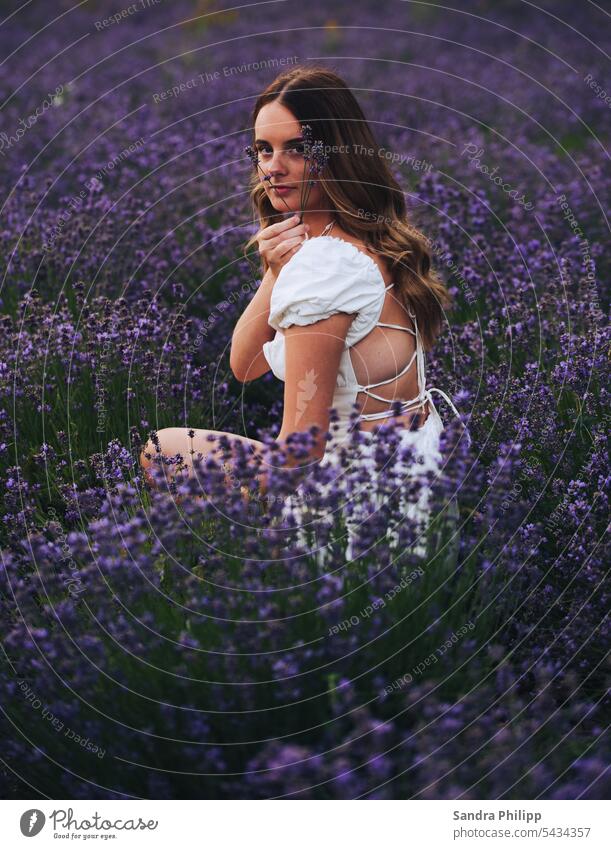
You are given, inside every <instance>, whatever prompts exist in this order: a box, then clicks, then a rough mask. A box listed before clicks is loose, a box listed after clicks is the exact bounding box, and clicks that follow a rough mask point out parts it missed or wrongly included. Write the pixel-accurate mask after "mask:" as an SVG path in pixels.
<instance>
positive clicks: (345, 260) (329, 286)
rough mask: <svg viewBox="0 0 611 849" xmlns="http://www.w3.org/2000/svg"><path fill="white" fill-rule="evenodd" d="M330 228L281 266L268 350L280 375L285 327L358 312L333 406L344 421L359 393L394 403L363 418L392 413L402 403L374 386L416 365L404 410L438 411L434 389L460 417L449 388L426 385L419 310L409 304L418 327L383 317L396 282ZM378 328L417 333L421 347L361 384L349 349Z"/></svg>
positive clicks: (265, 347) (272, 304)
mask: <svg viewBox="0 0 611 849" xmlns="http://www.w3.org/2000/svg"><path fill="white" fill-rule="evenodd" d="M328 229H330V228H328ZM327 232H328V230H326V231H325V233H324V234H323V235H320V236H314V237H310V238H309V239H307V240H306V241H305V242H304V243H303V244H302V245H301V247H300V249H299V250H298V251H297V252H296V253H295V254H294V255H293V256H292V257H291V259H290V260H289V261H288V262H287V263H286V264H285V265H284V266H283V267H282V269H281V270H280V273H279V274H278V277H277V279H276V283H275V285H274V288H273V290H272V295H271V299H270V311H269V318H268V323H269V324H270V326H271V327H273V328H274V329H275V330H276V335H275V336H274V338H273V339H272V340H271V341H269V342H265V343H264V345H263V353H264V355H265V357H266V359H267V361H268V362H269V364H270V366H271V368H272V371H273V372H274V374H275V375H276V377H278V378H279V379H280V380H284V379H285V349H284V333H283V332H282V331H283V329H285V328H287V327H290V326H291V325H293V324H297V325H306V324H313V323H314V322H317V321H320V320H321V319H324V318H328V317H329V316H331V315H335V314H336V313H340V312H343V313H349V314H351V315H352V314H354V316H355V317H354V319H353V321H352V324H351V325H350V328H349V330H348V333H347V336H346V344H345V349H344V351H343V353H342V356H341V360H340V365H339V370H338V375H337V383H336V389H335V393H334V397H333V407H335V408H336V409H337V410H339V411H340V414H341V418H342V421H343V423H344V425H347V423H348V422H349V418H350V415H351V413H353V412H354V410H353V409H352V407H353V404H355V403H356V397H357V395H358V393H359V392H363V393H365V394H366V395H369V396H370V397H372V398H375V399H377V400H379V401H383V402H384V403H386V404H388V405H389V409H388V410H383V411H382V412H376V413H361V414H360V416H359V418H360V419H362V420H364V421H375V420H377V419H383V418H387V417H388V416H392V415H393V409H392V405H393V404H396V402H395V401H389V399H388V398H383V397H382V396H380V395H378V394H377V393H375V392H372V391H371V390H372V389H376V388H377V387H378V386H384V385H385V384H388V383H392V381H394V380H398V379H399V378H400V377H402V376H403V375H404V374H406V372H408V371H409V369H410V368H412V366H414V364H415V365H416V369H417V379H418V394H417V395H416V397H415V398H410V399H409V400H407V401H401V413H400V414H403V413H406V412H410V411H412V410H417V409H418V408H422V409H424V407H425V405H426V404H427V402H428V403H429V404H430V409H431V411H432V412H434V413H436V410H435V406H434V404H433V401H432V396H431V393H432V392H438V393H439V394H440V395H441V396H442V397H443V398H444V399H445V400H446V401H447V403H448V404H449V405H450V407H451V408H452V410H453V411H454V413H455V414H456V415H457V416H458V415H459V413H458V410H457V409H456V407H455V406H454V404H453V403H452V401H451V400H450V398H449V397H448V396H447V395H446V394H445V392H442V390H440V389H437V388H430V389H427V388H426V374H425V355H424V348H423V346H422V340H421V337H420V332H419V329H418V320H417V317H416V314H415V312H413V311H412V310H411V309H408V313H409V316H410V318H411V320H412V322H413V325H414V328H413V329H412V328H410V327H404V326H402V325H398V324H390V323H387V322H382V321H379V318H380V315H381V314H382V309H383V306H384V299H385V295H386V292H387V291H388V290H389V289H390V288H392V286H393V285H394V283H390V284H388V285H385V281H384V278H383V276H382V272H381V271H380V268H379V267H378V264H377V263H376V262H375V260H374V259H372V257H371V256H370V255H369V254H367V253H365V252H364V251H362V250H361V249H360V248H358V247H357V246H356V245H354V244H352V242H348V241H347V240H346V239H340V238H337V237H335V236H329V235H327ZM374 327H388V328H392V329H396V330H403V331H405V332H406V333H411V334H412V335H413V336H414V337H415V340H416V349H415V351H414V353H413V354H412V356H411V357H410V359H409V361H408V362H407V363H406V364H405V366H404V367H403V368H402V369H401V371H400V372H399V374H396V375H393V376H392V377H389V378H387V379H385V380H380V381H377V382H375V383H369V384H366V385H364V386H361V385H360V383H359V382H358V380H357V377H356V374H355V372H354V367H353V365H352V359H351V356H350V350H349V349H350V348H352V347H354V346H355V345H356V343H357V342H360V341H361V339H364V338H365V337H366V336H367V335H368V334H369V333H370V332H371V330H373V328H374ZM427 421H428V417H427ZM424 426H426V423H425V425H424ZM424 426H423V427H424Z"/></svg>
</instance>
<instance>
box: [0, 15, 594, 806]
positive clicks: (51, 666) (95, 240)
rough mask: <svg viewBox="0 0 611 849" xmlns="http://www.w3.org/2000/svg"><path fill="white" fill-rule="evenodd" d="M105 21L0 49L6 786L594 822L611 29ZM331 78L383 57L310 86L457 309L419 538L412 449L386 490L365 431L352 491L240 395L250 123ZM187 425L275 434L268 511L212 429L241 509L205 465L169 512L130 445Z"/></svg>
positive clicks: (262, 383) (257, 399) (349, 462)
mask: <svg viewBox="0 0 611 849" xmlns="http://www.w3.org/2000/svg"><path fill="white" fill-rule="evenodd" d="M32 5H33V4H32ZM60 5H61V6H62V8H64V7H65V8H66V9H68V8H69V7H70V5H71V4H60ZM87 5H89V4H87ZM116 12H117V9H116V7H115V6H114V5H112V4H110V3H107V2H101V0H100V1H99V2H97V3H95V4H93V6H92V7H91V8H87V6H85V7H80V8H79V9H75V10H71V11H70V12H69V29H70V42H71V43H72V44H73V46H72V47H71V48H70V50H69V51H65V50H64V48H65V44H66V41H67V39H66V34H67V29H66V28H67V27H68V23H67V20H66V18H64V19H60V20H59V21H57V22H56V23H54V24H52V25H51V26H49V27H48V28H46V29H45V30H44V35H43V34H42V33H38V34H37V35H35V36H34V45H35V49H33V48H32V42H30V45H29V47H26V40H27V39H28V38H30V36H32V35H33V34H35V33H37V32H38V30H39V29H40V28H41V27H43V26H45V24H47V23H48V22H49V19H48V18H47V17H45V15H48V12H47V11H46V10H45V9H44V6H40V5H39V6H37V7H35V8H30V7H26V8H25V9H23V10H20V12H19V13H18V14H16V15H15V16H14V17H13V18H12V19H11V20H10V23H9V24H5V25H4V26H3V27H2V28H0V43H1V44H2V49H3V54H4V56H5V57H6V56H8V54H9V53H12V52H13V51H15V50H16V51H17V54H16V55H17V58H18V61H15V59H14V58H13V60H12V61H8V62H7V63H5V65H4V66H3V67H4V76H3V82H4V98H3V99H4V101H5V102H4V106H3V117H4V121H3V131H2V132H1V133H0V164H1V165H2V173H3V177H4V179H3V205H2V212H1V216H2V217H1V222H0V225H1V226H0V244H1V248H2V251H1V256H2V258H3V274H2V288H1V291H0V299H1V314H0V321H1V322H2V333H0V346H1V351H0V354H1V356H0V368H1V371H0V398H1V401H0V477H1V480H2V487H3V494H4V497H3V500H2V514H1V515H2V523H1V525H0V534H1V538H0V547H1V548H0V554H1V563H2V571H1V582H0V605H1V608H2V615H1V617H0V630H1V637H2V647H3V652H2V655H1V657H2V659H1V661H0V675H1V677H2V691H3V693H4V694H5V697H4V699H3V704H2V711H1V714H0V726H1V729H0V758H1V766H0V775H1V781H2V792H3V793H4V795H5V797H13V798H36V797H41V798H44V797H52V798H129V797H144V798H270V797H274V798H276V797H282V798H333V799H336V798H340V799H348V798H349V799H352V798H426V799H435V798H452V799H458V798H516V799H523V798H550V799H552V798H553V799H564V798H570V799H575V798H601V797H604V796H605V795H606V794H608V792H609V789H610V788H609V784H608V778H606V773H605V770H606V766H607V764H608V760H609V750H608V737H607V736H606V724H605V715H606V711H608V703H606V702H605V699H606V697H607V679H608V658H607V654H606V650H605V649H606V643H607V641H608V636H609V634H608V625H607V619H606V612H607V610H608V589H607V584H606V583H605V578H606V563H607V562H608V559H609V557H608V543H607V539H606V530H607V525H608V490H609V472H608V465H607V455H608V448H607V436H606V433H607V422H608V409H609V397H608V386H609V381H608V377H609V356H608V355H609V329H608V324H607V315H608V287H607V286H606V285H605V284H606V281H607V279H608V256H607V253H606V252H605V251H604V250H603V245H604V238H605V235H606V219H605V209H607V208H608V205H609V204H608V200H609V172H608V170H607V171H605V169H604V167H603V166H604V161H605V152H604V148H605V143H606V142H607V141H608V127H609V105H608V103H607V102H606V101H605V99H604V97H603V96H601V94H600V90H601V86H602V82H603V80H604V70H605V66H604V64H603V56H604V49H605V47H606V44H605V43H604V29H603V26H602V24H603V23H604V21H603V19H602V12H600V11H599V10H598V9H596V8H595V7H593V6H588V7H585V6H583V7H581V6H575V4H569V3H568V2H566V3H565V2H561V3H554V4H553V7H552V4H544V5H542V6H540V8H539V10H535V9H533V7H531V6H529V7H528V14H527V15H524V8H523V4H522V3H520V2H519V0H511V2H504V3H495V4H489V3H485V2H476V0H473V2H469V3H467V4H461V9H460V10H459V11H455V12H454V11H450V10H448V9H447V8H446V9H441V8H439V9H436V8H435V7H432V6H418V5H417V4H416V5H414V4H404V3H396V4H395V3H392V4H390V6H389V14H388V22H387V23H386V24H385V27H386V28H383V29H382V31H380V26H381V25H380V18H379V10H378V4H374V3H373V2H365V3H360V4H359V5H358V7H356V8H355V7H354V6H353V4H349V3H347V2H344V0H341V2H339V3H336V4H334V5H333V11H332V12H330V11H329V10H328V7H326V6H322V5H321V4H310V6H309V7H308V8H305V9H304V8H299V9H298V11H296V9H295V7H294V6H290V5H289V4H281V5H280V6H277V7H275V13H276V14H277V15H278V21H277V24H278V25H277V27H275V29H277V32H275V33H274V32H271V33H270V29H272V28H270V27H269V25H268V24H269V21H267V20H266V19H265V16H262V15H261V7H260V6H252V7H251V6H249V5H248V4H247V5H245V6H242V7H240V10H239V11H237V10H234V11H229V12H220V11H217V10H216V6H215V5H214V4H212V3H208V2H199V3H193V2H187V0H181V2H175V3H172V4H160V5H159V6H156V7H155V8H154V9H153V8H151V9H149V10H145V9H142V10H139V11H138V13H137V14H136V13H134V14H132V15H129V16H126V17H124V18H121V19H119V20H115V19H113V18H112V17H111V16H112V15H113V14H115V13H116ZM552 13H553V14H552ZM198 16H199V17H198ZM187 19H188V22H187V23H184V24H182V25H181V26H179V27H177V26H175V24H176V23H177V22H178V21H182V20H187ZM348 24H350V26H347V25H348ZM291 27H296V28H298V29H296V30H295V32H294V33H292V34H291ZM388 28H391V30H392V33H391V34H389V33H388V31H387V30H388ZM390 35H392V37H390ZM79 36H83V38H82V39H81V40H80V41H79V40H78V37H79ZM209 45H213V46H209ZM296 54H298V59H296V58H295V56H296ZM325 55H329V56H333V57H337V56H340V55H345V56H351V57H352V56H357V55H358V56H361V57H364V58H361V59H343V60H341V62H340V60H338V59H337V58H334V59H330V60H329V62H328V64H329V65H330V66H332V67H334V68H336V69H337V70H338V72H339V73H340V74H341V75H342V76H344V77H345V78H346V79H347V81H348V83H349V84H350V85H352V86H353V88H354V90H355V92H356V94H357V96H358V98H359V100H360V101H361V103H362V104H363V107H364V109H365V112H366V114H367V115H368V117H369V118H370V119H371V120H372V122H373V126H374V128H375V131H376V133H377V135H378V137H379V139H380V145H381V146H383V148H384V152H385V153H384V155H387V156H388V158H389V159H390V160H391V162H392V163H393V167H394V168H395V170H396V175H397V178H398V179H399V182H400V183H401V185H402V186H404V187H405V190H406V193H407V197H408V199H409V201H410V205H411V208H412V210H413V216H414V219H415V220H416V221H417V222H418V223H419V224H421V226H422V227H423V229H424V231H425V232H426V234H427V236H428V237H429V239H430V244H431V248H432V251H433V255H434V258H435V261H436V263H437V265H438V267H439V269H440V270H441V271H442V272H443V274H444V276H445V278H446V280H447V282H448V286H449V288H450V290H451V292H452V294H453V295H454V299H455V307H454V309H453V311H452V312H451V313H450V314H449V315H448V323H447V326H446V328H445V331H444V333H443V334H442V336H441V337H440V339H439V341H438V343H437V346H436V349H435V351H434V354H433V355H432V356H430V357H429V358H428V363H427V367H428V374H429V381H430V384H431V385H436V386H440V387H442V388H444V389H446V390H447V391H448V392H450V394H451V395H452V397H453V398H454V399H455V401H456V403H457V404H458V406H459V408H460V409H461V411H463V412H464V413H465V419H466V420H468V426H469V431H470V434H471V437H472V444H471V446H469V445H468V444H467V441H466V439H465V438H464V436H463V434H462V428H461V425H460V423H459V422H457V421H454V420H452V417H451V414H450V412H449V411H448V410H446V409H444V408H443V403H442V402H440V411H441V413H442V415H443V416H444V420H445V421H446V422H447V425H448V426H447V428H446V431H445V432H444V434H443V438H442V446H441V447H442V458H443V460H442V471H441V473H440V475H439V476H438V477H436V478H435V479H434V480H433V481H430V483H431V485H432V487H433V498H432V512H431V515H432V522H431V524H430V525H429V527H428V528H427V529H426V530H425V529H423V528H422V527H419V526H417V525H416V524H415V523H413V522H410V521H407V520H406V519H405V518H404V517H401V515H398V505H399V500H400V495H401V493H404V492H406V491H407V490H408V489H411V490H412V494H413V496H414V497H416V496H417V494H418V491H419V487H420V486H421V485H422V483H423V481H422V480H419V479H418V478H417V477H416V478H414V479H409V480H407V479H405V478H402V477H401V476H399V475H397V473H396V471H393V470H394V469H395V461H396V460H397V458H398V455H399V452H400V449H399V447H398V438H397V434H396V433H395V430H394V427H393V426H392V424H386V425H383V426H382V428H381V430H380V437H381V438H380V440H379V443H378V447H377V448H376V453H375V461H376V464H377V468H378V470H379V472H381V474H378V476H377V478H376V480H375V481H372V480H371V479H370V478H369V476H368V473H367V471H366V468H365V467H364V466H363V464H362V463H361V462H360V459H361V456H362V445H361V440H360V434H359V433H358V430H357V431H355V435H354V439H353V442H352V444H351V445H350V446H349V448H348V449H347V450H346V452H345V456H344V458H343V461H342V467H341V470H340V471H341V474H340V475H339V476H338V477H335V475H334V473H333V472H332V471H331V470H329V469H324V468H322V467H316V468H314V469H309V470H308V469H299V468H297V469H292V470H290V469H288V468H286V467H285V465H284V463H285V460H286V456H285V455H283V454H282V452H280V451H279V449H278V445H277V443H275V441H274V435H275V434H277V433H278V430H279V427H280V424H281V417H282V386H281V385H280V384H279V383H278V382H277V381H276V380H275V378H274V377H273V375H271V373H268V374H267V375H265V376H264V377H262V378H261V379H260V380H257V381H255V382H253V383H251V384H247V385H240V384H238V383H237V382H236V381H235V380H234V378H233V376H232V374H231V371H230V369H229V364H228V360H229V342H230V339H231V333H232V330H233V327H234V326H235V323H236V321H237V319H238V317H239V315H240V314H241V312H242V310H243V309H244V307H245V306H246V304H247V303H248V301H249V300H250V298H251V297H252V295H253V293H254V291H255V289H256V287H257V285H258V283H259V280H260V275H259V269H258V264H257V258H256V256H254V257H253V256H250V257H245V256H244V254H243V253H242V246H243V245H244V243H245V242H246V240H247V238H248V237H249V236H250V234H251V233H252V232H253V231H254V229H255V228H256V226H257V224H256V221H254V220H253V213H252V210H251V208H250V205H249V198H248V188H247V183H248V175H249V173H250V168H251V163H249V161H248V157H247V156H246V155H245V153H244V148H245V146H246V145H247V144H248V143H249V141H250V140H251V135H252V131H251V128H250V127H249V126H248V120H247V117H246V116H248V114H249V112H250V108H251V104H252V99H253V98H254V97H256V95H257V94H258V93H259V91H260V90H261V89H262V88H263V87H264V85H266V84H267V82H269V81H270V80H271V79H272V78H273V77H274V76H275V75H276V74H277V73H278V72H279V71H280V70H281V69H282V68H284V67H287V66H290V65H291V64H292V63H295V62H296V61H302V60H303V58H302V57H305V56H325ZM597 81H598V83H600V86H599V88H598V89H597V88H596V87H595V86H596V84H597ZM592 83H594V85H593V84H592ZM373 212H375V210H374V211H373ZM170 425H178V426H184V427H198V428H199V427H201V428H210V429H214V430H223V431H227V432H229V433H242V434H246V435H248V436H251V437H254V438H257V439H261V440H262V441H263V442H264V443H265V444H266V463H267V464H268V465H267V467H268V468H269V469H272V470H273V471H272V474H271V478H270V491H269V493H268V495H269V497H268V498H267V499H262V498H257V497H254V492H255V489H254V486H255V475H256V472H257V469H255V468H253V467H252V465H250V464H249V463H248V462H247V458H246V456H245V454H244V452H243V451H240V449H239V446H237V447H236V452H237V456H236V459H235V460H234V461H231V462H229V458H230V453H229V449H230V444H229V442H230V441H229V440H228V441H227V443H226V444H225V446H224V448H225V450H226V460H227V462H229V466H230V468H231V470H232V475H233V477H232V480H233V479H234V480H235V481H236V482H237V483H238V484H239V485H235V486H234V485H231V486H228V485H227V479H226V468H223V466H222V465H221V463H220V461H219V460H214V459H209V460H208V461H207V460H205V459H204V458H200V459H199V460H198V459H197V457H195V458H194V465H195V469H196V472H197V475H196V477H194V478H187V477H186V476H185V474H184V472H182V473H181V471H180V458H175V460H174V461H173V460H169V461H167V462H165V463H164V462H159V461H158V462H157V463H155V466H156V467H157V468H156V469H155V471H154V473H153V474H154V476H155V479H156V481H157V488H155V489H151V488H150V486H148V485H147V483H146V481H144V480H143V477H142V473H141V469H140V467H139V465H138V455H139V453H140V449H141V447H142V446H143V445H144V444H145V443H146V441H147V439H148V438H149V436H150V435H151V433H152V434H153V435H154V434H155V432H156V431H157V430H159V429H161V428H163V427H166V426H170ZM311 436H312V435H311V434H308V433H306V432H304V433H302V434H298V435H296V437H295V440H294V444H293V446H292V450H293V453H294V455H295V456H296V457H297V459H299V458H300V457H301V456H303V451H304V448H307V445H308V440H309V439H311ZM404 459H406V460H409V457H406V458H404ZM240 485H241V486H246V487H247V488H248V489H250V491H251V493H252V494H253V497H251V499H250V500H249V501H245V500H244V498H243V497H242V493H241V489H240ZM201 496H204V497H201ZM377 496H379V497H380V500H381V503H382V506H381V507H380V508H379V509H375V505H376V504H377V503H378V502H377V501H376V497H377ZM297 507H298V508H299V509H297ZM363 516H365V519H366V520H365V521H362V518H363ZM389 528H392V529H393V530H394V532H395V534H396V536H395V537H394V540H393V538H391V536H390V535H389V533H388V529H389ZM349 535H350V539H351V540H352V548H351V553H352V555H353V557H352V558H348V557H347V556H346V551H347V541H348V538H349Z"/></svg>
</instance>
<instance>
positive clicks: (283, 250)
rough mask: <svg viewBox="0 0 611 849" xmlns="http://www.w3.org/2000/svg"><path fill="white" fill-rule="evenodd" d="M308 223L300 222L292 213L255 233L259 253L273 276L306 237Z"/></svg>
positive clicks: (276, 274) (275, 275)
mask: <svg viewBox="0 0 611 849" xmlns="http://www.w3.org/2000/svg"><path fill="white" fill-rule="evenodd" d="M309 229H310V227H309V225H308V224H300V223H299V216H298V215H293V216H292V217H291V218H286V219H285V220H284V221H277V222H276V223H275V224H270V225H269V227H264V228H263V229H262V230H260V231H259V232H258V233H257V243H258V246H259V253H260V254H261V256H262V257H264V259H265V261H266V262H267V265H268V268H269V269H271V273H272V274H273V276H274V277H277V276H278V273H279V272H280V269H281V268H282V267H283V266H284V265H286V263H287V262H288V261H289V259H290V258H291V257H292V256H293V255H294V254H295V253H296V252H297V251H298V250H299V248H300V247H301V245H302V244H303V242H304V241H305V238H306V235H305V234H306V231H307V230H309Z"/></svg>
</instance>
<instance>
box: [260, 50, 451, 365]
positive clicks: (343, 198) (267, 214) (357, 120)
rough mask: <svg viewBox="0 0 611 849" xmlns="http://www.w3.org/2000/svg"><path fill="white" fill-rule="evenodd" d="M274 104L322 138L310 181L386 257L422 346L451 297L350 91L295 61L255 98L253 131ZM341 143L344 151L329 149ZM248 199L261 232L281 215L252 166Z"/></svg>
mask: <svg viewBox="0 0 611 849" xmlns="http://www.w3.org/2000/svg"><path fill="white" fill-rule="evenodd" d="M274 101H277V102H279V103H280V104H281V105H283V106H285V107H286V108H287V109H289V110H290V111H291V112H292V114H293V115H294V116H295V118H296V119H297V121H299V122H300V123H307V124H310V125H311V127H312V137H313V138H314V139H320V140H321V141H322V142H323V143H324V145H325V150H326V151H329V158H328V162H327V165H326V167H325V169H324V171H323V173H322V174H321V175H320V176H319V177H318V180H319V182H320V185H321V187H322V188H323V191H324V192H325V193H326V197H327V198H328V200H329V203H330V211H332V212H333V213H334V216H335V218H336V220H337V221H338V223H339V224H340V226H341V227H342V229H343V230H344V231H345V232H347V233H350V234H351V235H353V236H355V237H357V238H358V239H359V240H361V241H362V242H363V243H364V244H365V245H366V246H367V248H368V249H370V250H371V251H372V253H374V254H377V255H379V256H382V257H384V258H386V260H387V261H388V263H389V268H390V271H391V273H392V279H393V281H394V283H395V286H394V290H395V292H396V294H397V297H398V299H399V301H400V302H401V303H402V304H403V305H404V306H405V307H411V309H412V310H413V311H414V312H415V313H416V317H417V320H418V325H419V329H420V333H421V336H422V343H423V345H424V347H425V348H426V349H427V350H430V348H432V346H433V344H434V342H435V338H436V337H437V335H438V334H439V332H440V330H441V327H442V324H443V319H444V309H445V308H446V307H448V306H449V305H450V303H451V297H450V294H449V292H448V291H447V289H446V287H445V285H444V283H443V282H442V281H441V279H440V278H439V277H438V275H437V273H436V272H435V270H434V268H433V265H432V261H431V250H430V247H429V245H430V242H429V240H428V239H427V238H426V237H425V236H424V235H423V234H422V233H421V232H420V230H418V229H417V228H416V227H415V226H414V225H413V224H412V223H411V221H410V220H409V218H408V213H407V207H406V203H405V197H404V194H403V192H402V190H401V187H400V186H399V184H398V183H397V181H396V180H395V178H394V177H393V175H392V173H391V171H390V168H389V166H388V161H387V160H386V159H385V158H384V157H383V156H382V152H381V151H382V150H383V149H381V148H380V146H379V145H378V143H377V141H376V139H375V137H374V135H373V132H372V130H371V128H370V127H369V124H368V123H367V119H366V118H365V115H364V113H363V111H362V109H361V107H360V106H359V104H358V102H357V100H356V98H355V96H354V95H353V93H352V92H351V91H350V89H349V88H348V86H347V85H346V83H345V82H344V80H342V78H341V77H339V76H338V75H337V74H335V73H334V72H333V71H330V70H329V69H327V68H325V67H323V66H318V65H314V66H304V65H301V66H298V67H294V68H291V69H290V70H287V71H285V72H284V73H282V74H280V75H279V76H278V77H276V79H275V80H274V81H273V82H272V83H271V84H270V85H269V86H268V87H267V88H266V89H265V90H264V91H263V92H262V93H261V94H260V95H259V97H258V98H257V100H256V102H255V105H254V109H253V114H252V127H253V128H254V125H255V121H256V119H257V116H258V114H259V112H260V110H261V109H262V107H263V106H265V105H266V104H267V103H271V102H274ZM342 146H343V149H344V150H346V148H347V150H348V151H350V152H349V153H345V152H344V153H342V152H336V151H338V150H340V149H341V148H342ZM251 201H252V204H253V209H254V212H255V215H258V217H259V222H260V227H261V229H262V228H264V227H267V226H268V225H269V224H272V223H274V221H277V220H278V219H279V217H280V216H281V213H278V211H277V210H276V209H275V208H274V206H273V205H272V203H271V201H270V200H269V198H268V196H267V193H266V191H265V188H264V185H263V183H262V182H261V180H260V178H259V175H258V169H256V168H254V169H253V174H252V179H251ZM255 243H256V236H252V237H251V238H250V239H249V240H248V242H247V243H246V245H245V246H244V252H245V254H247V253H248V251H249V250H250V248H252V246H253V245H254V244H255ZM261 260H262V267H263V273H265V272H266V271H267V263H266V262H265V259H264V258H263V257H262V258H261Z"/></svg>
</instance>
